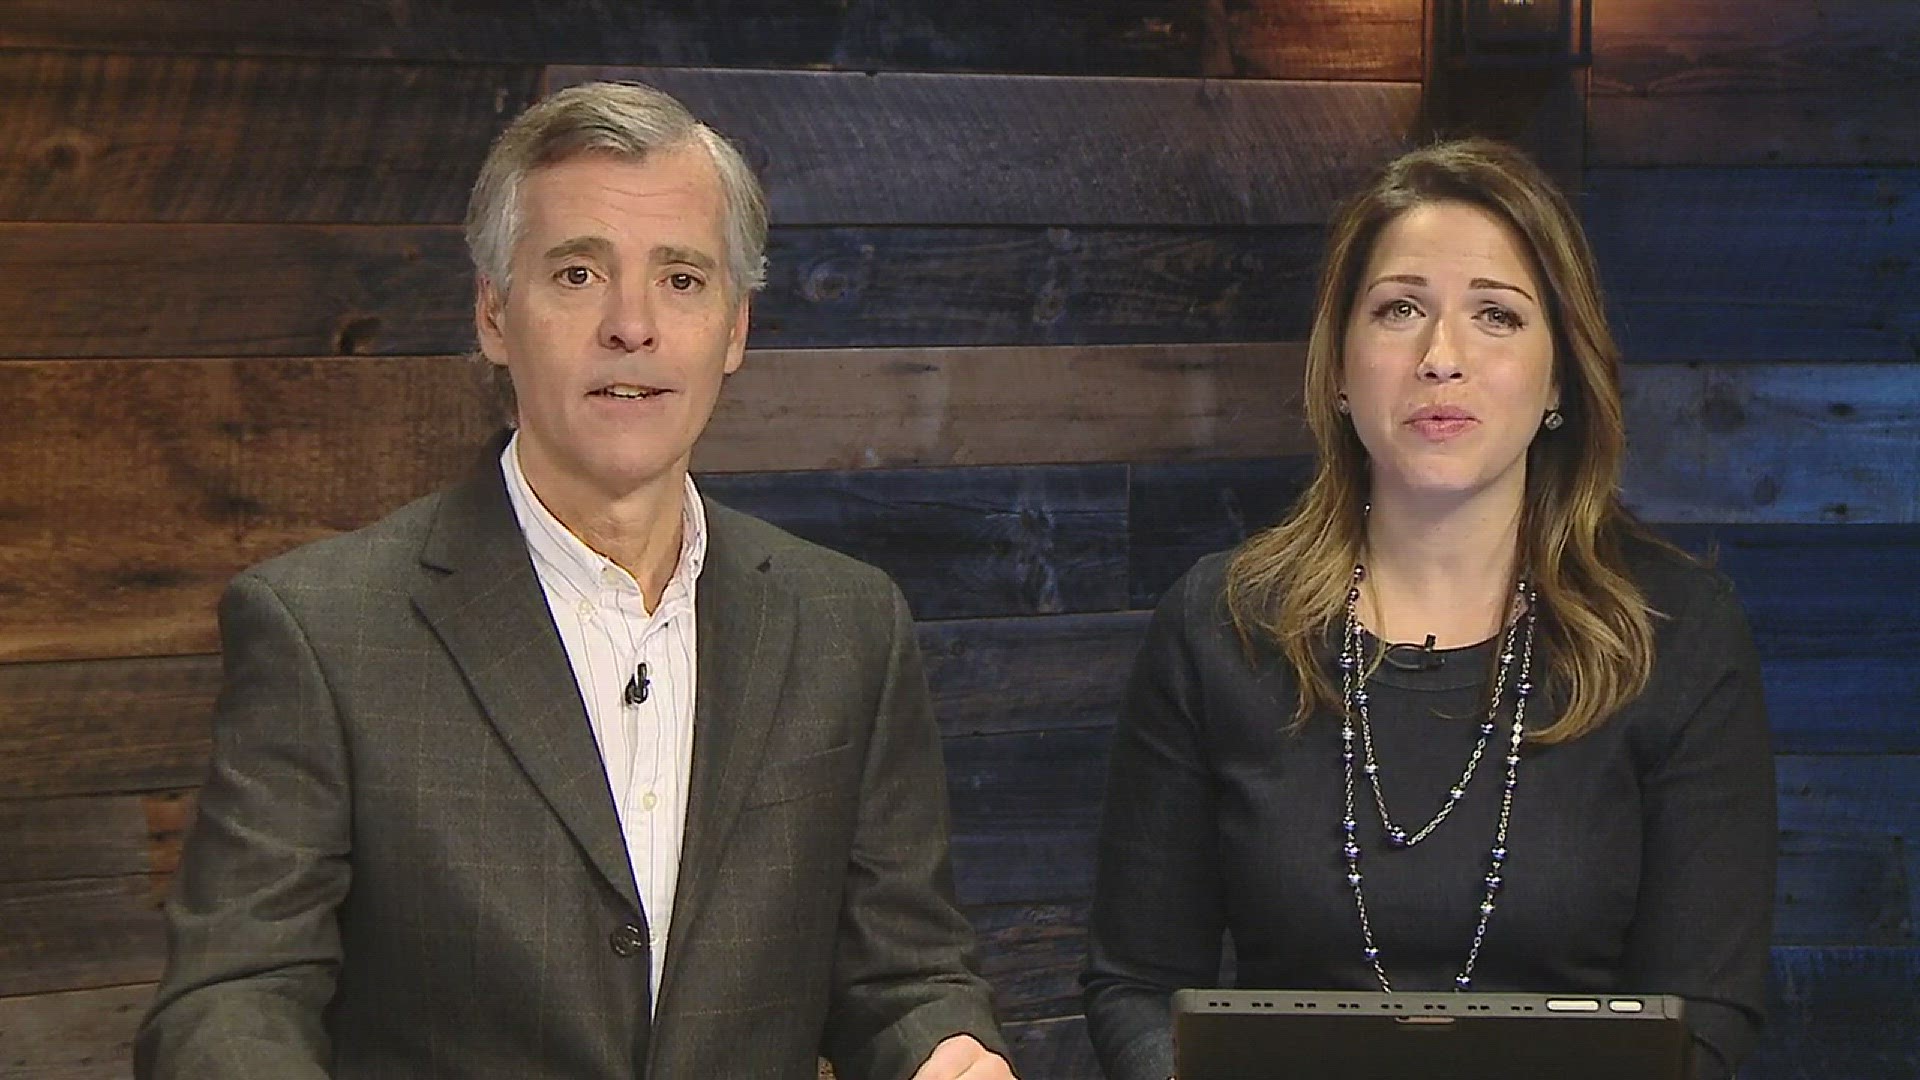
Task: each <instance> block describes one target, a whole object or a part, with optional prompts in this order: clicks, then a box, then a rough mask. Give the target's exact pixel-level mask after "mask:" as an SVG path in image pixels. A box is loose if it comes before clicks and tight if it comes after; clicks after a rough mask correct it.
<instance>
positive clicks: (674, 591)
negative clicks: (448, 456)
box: [500, 431, 707, 609]
mask: <svg viewBox="0 0 1920 1080" xmlns="http://www.w3.org/2000/svg"><path fill="white" fill-rule="evenodd" d="M519 448H520V433H519V432H518V431H515V432H514V434H513V437H512V438H510V439H508V440H507V446H506V449H504V450H502V451H501V452H500V471H501V473H502V475H503V476H504V477H505V478H506V482H507V499H508V501H509V502H511V503H512V504H513V514H514V517H515V518H517V519H518V520H519V522H520V532H521V534H522V535H524V536H525V537H526V540H527V550H528V551H529V552H530V553H532V555H533V564H534V569H535V570H537V571H538V572H539V574H540V578H541V580H542V581H550V580H552V579H558V580H559V581H561V582H564V583H565V584H566V585H567V587H568V588H570V589H572V590H573V591H574V592H575V593H577V594H578V595H581V596H592V595H594V594H596V593H598V592H600V591H601V590H602V589H603V588H604V587H605V585H604V583H605V582H609V581H617V582H619V583H621V587H622V588H623V589H625V590H628V591H632V592H634V593H636V594H637V593H638V592H639V588H640V587H639V583H638V582H636V581H634V579H633V575H631V574H629V573H627V571H626V570H625V569H623V568H622V567H621V566H620V565H619V564H618V563H616V562H614V561H613V560H612V559H609V558H607V557H606V556H605V555H602V554H600V553H599V552H597V551H595V550H593V549H592V548H591V547H588V546H587V544H586V542H585V541H584V540H581V539H580V538H579V537H578V536H575V535H574V534H573V532H572V531H571V530H569V529H568V528H567V527H566V526H565V525H563V524H561V523H560V519H559V518H556V517H554V516H553V513H552V511H550V510H548V509H547V507H546V504H544V503H542V502H541V501H540V497H539V496H538V495H537V494H535V493H534V490H533V487H532V485H530V484H528V483H527V475H526V473H525V472H523V471H521V468H520V452H519ZM684 483H685V485H686V486H685V494H684V496H683V497H682V498H681V500H680V559H679V561H678V562H677V563H676V564H675V566H674V569H673V576H672V577H671V578H669V579H668V580H667V588H666V592H665V593H664V594H663V595H662V597H661V601H660V607H661V608H662V609H666V608H669V607H677V606H679V604H680V603H691V601H692V598H693V589H694V582H696V581H697V580H699V577H700V570H701V568H702V567H703V566H704V565H705V564H706V561H707V511H706V507H705V506H704V505H703V504H702V502H701V499H700V489H699V488H697V487H695V486H694V483H693V477H691V476H688V477H685V478H684Z"/></svg>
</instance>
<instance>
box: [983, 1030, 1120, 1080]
mask: <svg viewBox="0 0 1920 1080" xmlns="http://www.w3.org/2000/svg"><path fill="white" fill-rule="evenodd" d="M1005 1034H1006V1036H1007V1042H1008V1044H1009V1049H1010V1051H1011V1052H1012V1054H1013V1066H1014V1070H1015V1071H1016V1072H1017V1073H1018V1074H1019V1075H1020V1076H1022V1077H1032V1078H1034V1080H1101V1077H1102V1075H1103V1074H1102V1073H1101V1072H1100V1064H1099V1062H1097V1061H1095V1060H1094V1056H1093V1044H1092V1043H1091V1042H1088V1041H1087V1022H1086V1021H1085V1020H1084V1019H1082V1018H1080V1017H1079V1016H1062V1017H1057V1018H1055V1019H1052V1020H1028V1021H1025V1022H1022V1023H1014V1024H1008V1025H1006V1028H1005Z"/></svg>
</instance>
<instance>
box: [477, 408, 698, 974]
mask: <svg viewBox="0 0 1920 1080" xmlns="http://www.w3.org/2000/svg"><path fill="white" fill-rule="evenodd" d="M519 444H520V437H519V435H518V434H515V435H514V437H513V438H512V439H511V440H509V441H508V443H507V448H506V450H504V451H502V453H501V455H500V468H501V471H502V472H503V473H505V474H506V480H507V496H508V498H509V499H511V500H512V503H513V512H514V515H515V516H516V517H517V518H519V520H520V530H521V532H523V533H524V534H526V538H527V550H528V551H529V552H531V553H532V555H533V567H534V570H535V572H536V573H537V574H538V575H539V577H540V585H541V587H542V588H543V589H544V590H545V591H546V594H547V606H548V608H549V609H551V610H552V612H553V622H554V625H555V626H556V627H558V628H559V630H560V642H561V644H562V645H564V646H565V647H566V650H567V660H568V661H569V662H570V663H571V664H572V665H573V677H574V681H575V682H576V683H578V684H579V687H580V700H581V701H582V702H584V703H585V705H586V707H587V720H588V722H589V723H591V724H592V726H593V738H594V741H595V742H596V743H597V744H599V747H600V760H601V762H602V764H603V765H605V767H606V770H607V784H608V786H609V787H610V788H611V789H612V791H613V805H614V809H615V810H616V811H617V812H618V814H619V816H620V830H621V832H622V834H623V835H624V836H625V838H626V842H627V859H628V861H629V862H630V863H632V865H633V880H634V884H635V885H636V886H638V887H639V890H640V902H641V904H642V905H644V907H645V910H646V916H647V926H648V930H649V932H650V934H651V939H650V949H649V952H650V957H651V960H652V964H653V970H652V972H651V973H650V975H651V979H652V986H653V995H652V996H653V1000H655V1001H658V1000H659V997H660V973H661V970H662V966H663V964H664V962H665V960H666V955H667V927H668V925H669V924H670V921H671V919H672V917H673V893H674V887H675V885H676V884H677V883H678V879H679V876H680V840H681V832H682V830H683V828H684V827H685V825H686V820H687V786H688V780H689V777H690V776H691V775H692V770H693V692H694V687H695V685H696V682H695V679H696V674H697V672H696V668H695V663H696V660H695V649H694V644H695V641H694V608H693V600H694V589H695V586H696V584H697V582H698V580H699V578H700V567H701V564H702V563H703V562H704V561H705V559H706V554H707V515H706V511H705V510H704V509H703V508H702V506H701V504H700V493H699V491H698V490H696V489H695V488H694V486H693V479H692V477H688V478H687V481H686V497H685V498H684V499H683V500H682V502H681V511H680V513H681V529H680V561H679V563H678V564H677V565H676V566H675V567H674V571H673V576H672V578H670V579H668V581H667V588H666V592H665V593H664V594H663V595H662V596H661V598H660V606H659V607H658V608H656V609H655V610H653V611H651V612H649V611H648V610H647V605H646V599H645V597H644V596H643V595H642V593H641V591H640V586H639V583H638V582H636V581H635V580H634V578H633V575H631V574H629V573H627V572H626V571H625V570H623V569H621V568H620V567H619V566H618V565H616V564H615V563H614V562H613V560H611V559H609V558H607V557H606V556H604V555H602V554H600V553H599V552H597V551H595V550H593V549H592V548H590V547H588V546H587V545H586V544H585V543H584V542H583V541H581V539H580V538H579V537H577V536H575V535H574V534H573V533H571V532H569V531H568V530H567V528H566V526H564V525H562V524H560V522H559V520H558V519H556V518H555V517H554V516H553V514H552V513H551V512H549V511H548V510H547V508H546V507H545V506H544V505H542V504H541V502H540V499H539V497H538V496H537V495H535V494H534V491H533V489H532V488H531V487H530V486H528V484H527V478H526V474H525V473H523V472H522V471H521V470H520V455H519ZM642 663H644V664H646V665H647V670H646V680H645V681H646V684H647V693H646V699H645V700H644V701H642V702H640V703H638V704H628V703H627V700H626V698H627V693H626V690H627V686H628V683H629V682H630V681H631V680H633V678H634V677H635V673H636V671H637V670H638V668H639V665H640V664H642Z"/></svg>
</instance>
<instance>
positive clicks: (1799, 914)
mask: <svg viewBox="0 0 1920 1080" xmlns="http://www.w3.org/2000/svg"><path fill="white" fill-rule="evenodd" d="M1778 770H1779V785H1780V837H1781V864H1782V873H1781V888H1780V893H1779V908H1778V911H1777V914H1776V929H1775V937H1776V940H1779V941H1781V942H1784V943H1794V942H1810V943H1819V944H1826V943H1829V942H1837V941H1845V942H1848V943H1852V944H1901V945H1913V944H1915V943H1916V941H1920V938H1917V937H1916V933H1917V932H1920V842H1916V841H1920V756H1915V755H1909V754H1885V755H1859V756H1855V755H1822V756H1800V755H1794V754H1786V755H1781V756H1780V758H1779V760H1778ZM1789 867H1792V869H1791V870H1790V869H1788V868H1789ZM1849 935H1851V936H1849ZM1915 985H1917V986H1920V984H1915ZM1914 997H1915V999H1916V1001H1920V992H1916V993H1915V994H1914Z"/></svg>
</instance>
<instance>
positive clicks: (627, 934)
mask: <svg viewBox="0 0 1920 1080" xmlns="http://www.w3.org/2000/svg"><path fill="white" fill-rule="evenodd" d="M607 943H608V944H610V945H612V946H613V955H615V956H620V957H627V956H634V955H636V954H638V953H641V952H644V951H645V950H646V948H647V932H646V931H645V930H642V929H640V928H639V927H638V926H635V925H634V924H632V923H627V924H626V925H625V926H622V927H621V928H620V929H618V930H615V931H614V932H613V934H612V935H611V936H609V937H608V938H607Z"/></svg>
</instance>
